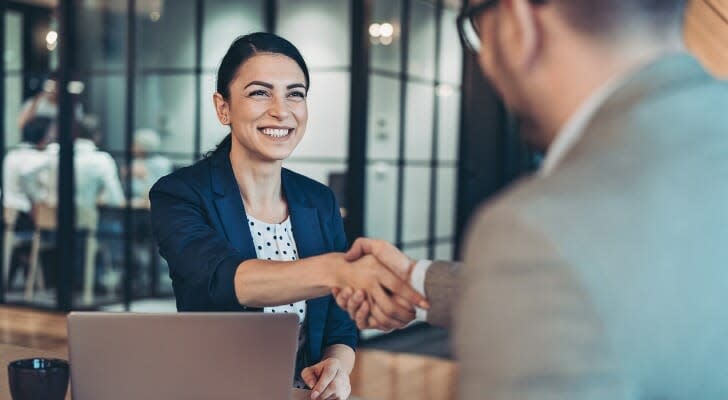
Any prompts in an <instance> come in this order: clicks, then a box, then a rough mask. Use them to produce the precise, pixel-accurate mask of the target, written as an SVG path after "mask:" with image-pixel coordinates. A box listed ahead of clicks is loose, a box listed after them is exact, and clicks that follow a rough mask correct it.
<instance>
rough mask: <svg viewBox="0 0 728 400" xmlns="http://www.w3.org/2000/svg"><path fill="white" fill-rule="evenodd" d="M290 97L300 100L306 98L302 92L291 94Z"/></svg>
mask: <svg viewBox="0 0 728 400" xmlns="http://www.w3.org/2000/svg"><path fill="white" fill-rule="evenodd" d="M290 96H291V97H299V98H301V99H305V98H306V94H305V93H303V92H291V94H290Z"/></svg>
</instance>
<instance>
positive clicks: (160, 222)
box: [149, 175, 424, 312]
mask: <svg viewBox="0 0 728 400" xmlns="http://www.w3.org/2000/svg"><path fill="white" fill-rule="evenodd" d="M149 197H150V200H151V216H152V218H151V219H152V227H153V230H154V234H155V237H156V239H157V242H158V244H159V248H160V253H161V254H162V256H164V257H165V259H167V262H168V264H169V267H170V271H171V274H172V276H173V278H174V280H175V297H176V298H177V304H178V306H179V308H180V310H184V311H204V310H210V309H217V310H231V311H232V310H239V309H241V305H244V306H253V307H261V306H267V305H271V306H273V305H280V304H285V303H290V302H291V301H294V300H295V301H298V300H303V299H306V298H313V297H320V296H323V295H326V294H328V291H329V290H330V289H331V288H334V287H352V288H355V289H364V290H368V293H369V292H372V291H376V292H377V296H378V297H380V298H381V299H380V300H381V301H385V302H387V301H388V299H387V296H386V293H385V289H387V290H389V291H392V292H397V293H404V295H406V293H408V289H409V290H410V292H409V293H410V294H411V295H412V297H408V298H410V299H411V300H412V301H413V303H417V302H419V301H424V298H423V297H422V296H421V295H419V294H417V293H416V292H415V291H414V290H412V289H410V288H409V287H408V286H407V285H406V284H405V283H404V282H402V281H401V280H400V279H399V278H398V277H397V276H396V275H395V274H394V273H392V272H391V271H389V270H388V269H387V268H385V267H383V266H381V265H380V264H379V263H378V262H377V261H376V260H375V259H374V258H373V257H371V256H367V257H363V258H361V259H359V260H357V261H355V262H352V263H349V262H346V260H345V259H344V257H343V254H341V253H329V254H325V255H321V256H315V257H309V258H306V259H302V260H296V261H286V262H274V261H267V260H258V259H246V258H245V256H243V254H241V253H240V252H239V251H238V250H236V249H235V248H234V247H233V246H232V245H231V244H230V243H229V242H228V241H227V239H226V238H225V237H224V236H222V235H221V234H220V233H219V232H217V231H215V230H214V229H213V228H212V227H211V226H210V225H209V223H208V222H207V217H206V215H205V211H204V206H203V204H202V203H203V201H204V200H203V199H202V196H201V195H200V194H199V193H198V192H197V190H195V189H194V188H193V187H191V186H190V185H189V184H188V183H187V182H185V181H184V180H183V179H180V178H179V177H177V176H174V175H172V176H167V177H165V178H163V179H161V180H160V181H159V182H157V184H156V185H155V186H154V188H153V189H152V190H151V192H150V195H149ZM392 307H395V306H394V305H392ZM385 308H386V309H387V310H388V312H389V311H391V312H395V311H392V310H391V309H390V307H386V306H385Z"/></svg>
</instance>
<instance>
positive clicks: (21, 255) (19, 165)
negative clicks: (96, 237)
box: [3, 117, 53, 287]
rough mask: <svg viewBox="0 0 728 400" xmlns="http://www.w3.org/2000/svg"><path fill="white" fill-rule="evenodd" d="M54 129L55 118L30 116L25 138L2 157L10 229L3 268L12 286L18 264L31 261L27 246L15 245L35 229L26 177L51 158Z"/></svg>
mask: <svg viewBox="0 0 728 400" xmlns="http://www.w3.org/2000/svg"><path fill="white" fill-rule="evenodd" d="M52 130H53V119H51V118H48V117H35V118H33V119H31V120H30V121H28V122H27V123H26V124H25V125H24V126H23V130H22V142H21V143H19V144H18V145H17V146H15V147H14V148H12V149H10V150H9V151H8V153H7V154H6V155H5V159H4V160H3V182H4V189H5V190H4V193H3V195H4V196H3V205H4V207H5V223H6V228H5V229H6V230H7V231H6V232H5V254H4V257H5V258H4V260H3V263H4V264H3V268H4V269H5V270H4V273H5V274H6V275H5V277H6V279H7V283H6V284H7V286H8V287H12V282H13V280H14V277H15V274H16V271H17V270H18V267H19V266H20V265H21V264H23V265H27V261H28V260H27V258H28V246H19V247H16V246H15V244H16V242H19V241H20V242H24V243H26V244H27V242H29V241H30V237H31V235H32V232H33V229H34V224H33V219H32V217H31V209H32V207H33V204H32V201H31V199H32V198H33V197H34V193H29V192H28V190H27V188H26V185H25V184H24V182H23V180H24V179H25V177H26V176H27V175H28V174H29V172H30V171H33V170H35V169H36V168H38V167H40V166H42V165H44V164H45V163H46V161H47V160H48V155H47V153H46V152H45V149H46V146H47V145H48V143H49V142H50V141H51V140H52V136H53V134H52ZM18 250H20V251H18Z"/></svg>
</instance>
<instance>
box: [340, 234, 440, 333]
mask: <svg viewBox="0 0 728 400" xmlns="http://www.w3.org/2000/svg"><path fill="white" fill-rule="evenodd" d="M367 255H368V256H370V257H374V258H376V259H377V261H379V262H380V263H381V264H383V265H385V266H386V267H387V268H389V270H390V271H392V273H394V274H395V275H396V276H397V277H399V278H400V279H402V280H403V281H404V282H407V284H405V286H404V287H405V288H406V289H407V290H406V291H400V290H398V288H388V289H389V292H388V293H386V295H388V297H389V299H388V300H389V301H387V302H384V301H383V300H381V294H380V296H379V298H380V299H379V300H377V299H378V297H376V296H373V293H372V292H370V291H367V290H362V289H361V288H360V287H356V286H348V287H343V286H342V288H336V289H333V290H332V294H333V295H334V297H335V298H336V303H337V304H338V305H339V307H341V308H342V309H344V310H346V311H347V312H348V313H349V315H350V316H351V318H352V319H353V320H354V321H356V324H357V327H358V328H359V329H366V328H372V329H381V330H385V331H386V330H391V329H399V328H402V327H403V326H405V325H407V324H408V323H410V322H411V321H412V320H414V317H415V313H414V309H413V308H412V305H415V304H416V305H418V306H419V307H421V308H429V303H427V301H426V300H425V301H418V302H413V301H412V300H411V298H410V294H409V290H411V291H414V289H412V287H411V286H410V285H409V280H410V275H411V273H412V268H413V266H414V264H415V261H414V260H412V259H410V258H409V257H407V256H406V255H404V254H403V253H402V252H401V251H399V250H398V249H397V248H396V247H394V246H392V245H391V244H389V243H388V242H386V241H382V240H376V239H368V238H360V239H357V240H356V241H355V242H354V244H353V245H352V247H351V249H350V250H349V251H348V252H347V253H346V255H345V257H346V259H347V260H349V261H355V260H358V259H360V258H363V257H366V256H367ZM415 292H416V291H415ZM420 298H423V297H422V296H420ZM392 305H394V306H392ZM402 309H407V313H406V314H402V313H401V310H402ZM396 311H400V313H399V314H395V313H394V312H396Z"/></svg>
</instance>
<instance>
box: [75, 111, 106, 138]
mask: <svg viewBox="0 0 728 400" xmlns="http://www.w3.org/2000/svg"><path fill="white" fill-rule="evenodd" d="M76 138H78V139H86V140H90V141H92V142H94V143H96V144H98V142H99V141H100V140H101V131H100V129H99V119H98V118H97V117H96V116H95V115H86V116H84V117H83V118H81V120H79V121H76Z"/></svg>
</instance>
